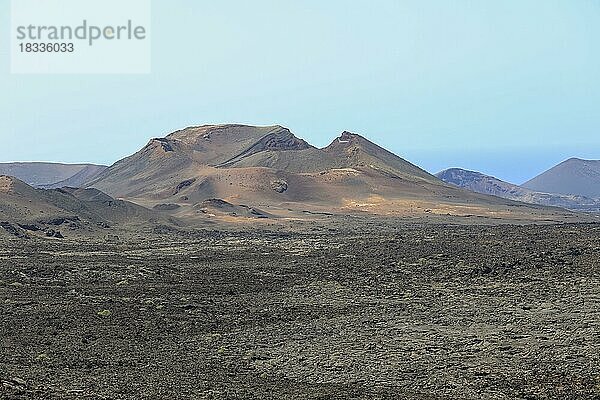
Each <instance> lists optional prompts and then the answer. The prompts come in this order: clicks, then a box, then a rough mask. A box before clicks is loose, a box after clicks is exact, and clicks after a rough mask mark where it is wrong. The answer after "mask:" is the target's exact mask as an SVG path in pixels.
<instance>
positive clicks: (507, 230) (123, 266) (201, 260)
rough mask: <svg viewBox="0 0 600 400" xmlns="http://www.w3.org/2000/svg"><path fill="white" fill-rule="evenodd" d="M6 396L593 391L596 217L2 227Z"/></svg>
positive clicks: (1, 342)
mask: <svg viewBox="0 0 600 400" xmlns="http://www.w3.org/2000/svg"><path fill="white" fill-rule="evenodd" d="M0 304H1V307H2V308H1V310H2V311H1V313H0V398H1V399H255V398H261V399H600V225H593V224H587V225H586V224H582V225H547V226H533V225H530V226H511V225H505V226H444V225H439V226H432V225H429V226H426V225H423V226H420V225H402V226H392V225H387V226H386V227H385V228H383V229H380V228H378V227H377V226H376V225H364V226H348V227H346V228H343V229H341V228H340V229H316V228H315V230H314V231H308V230H307V231H305V232H278V233H276V232H272V233H268V232H266V233H259V232H256V233H248V232H216V231H215V232H209V231H206V232H200V233H198V234H194V235H187V236H185V237H184V236H182V237H177V236H173V235H171V236H166V235H165V236H156V237H149V238H145V239H143V240H142V239H140V240H127V241H117V240H113V241H109V240H104V239H102V240H89V239H88V240H84V239H79V240H76V239H69V240H67V239H47V240H42V239H29V240H23V239H3V241H2V243H1V245H0Z"/></svg>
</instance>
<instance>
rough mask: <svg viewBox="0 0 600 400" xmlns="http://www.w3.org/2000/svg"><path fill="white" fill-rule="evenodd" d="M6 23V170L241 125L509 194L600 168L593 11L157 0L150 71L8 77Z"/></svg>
mask: <svg viewBox="0 0 600 400" xmlns="http://www.w3.org/2000/svg"><path fill="white" fill-rule="evenodd" d="M14 1H18V0H14ZM0 26H1V27H2V31H1V34H0V139H1V140H2V145H1V146H0V161H33V160H36V161H57V162H69V163H72V162H93V163H101V164H112V163H113V162H115V161H117V160H119V159H120V158H122V157H125V156H127V155H130V154H132V153H134V152H135V151H137V150H139V149H140V148H141V147H143V146H144V145H145V144H146V143H147V142H148V140H149V139H150V138H152V137H162V136H165V135H167V134H168V133H170V132H172V131H174V130H177V129H180V128H183V127H186V126H191V125H201V124H209V123H234V122H235V123H247V124H252V125H273V124H279V125H283V126H286V127H288V128H289V129H290V130H291V131H292V132H294V133H295V134H296V135H297V136H299V137H302V138H304V139H306V140H307V141H308V142H310V143H311V144H313V145H315V146H319V147H321V146H325V145H327V144H328V143H329V142H331V141H332V140H333V139H334V138H335V137H337V136H338V135H339V134H340V133H341V132H342V131H344V130H348V131H351V132H355V133H359V134H361V135H363V136H365V137H367V138H368V139H370V140H372V141H374V142H376V143H378V144H380V145H382V146H383V147H385V148H387V149H389V150H391V151H393V152H394V153H396V154H398V155H399V156H401V157H403V158H405V159H407V160H409V161H411V162H413V163H415V164H417V165H419V166H420V167H422V168H424V169H426V170H428V171H429V172H432V173H435V172H438V171H440V170H442V169H445V168H448V167H462V168H466V169H473V170H478V171H481V172H484V173H486V174H490V175H494V176H496V177H499V178H501V179H505V180H507V181H510V182H514V183H522V182H524V181H526V180H528V179H529V178H532V177H534V176H535V175H537V174H539V173H540V172H542V171H544V170H546V169H548V168H550V167H551V166H553V165H555V164H557V163H558V162H560V161H562V160H564V159H567V158H569V157H573V156H576V157H580V158H587V159H600V134H599V132H600V129H599V128H600V112H598V111H599V105H600V51H598V38H600V2H599V1H596V0H577V1H573V0H563V1H554V0H536V1H533V0H514V1H513V0H504V1H495V0H494V1H492V0H489V1H466V0H464V1H447V0H444V1H435V0H415V1H402V0H392V1H388V0H378V1H372V0H370V1H366V0H364V1H363V0H353V1H350V0H327V1H322V0H320V1H316V0H303V1H300V0H293V1H292V0H253V1H246V0H239V1H234V0H224V1H210V2H209V1H204V0H153V1H152V24H151V28H150V37H151V48H152V65H151V73H149V74H139V75H135V74H108V75H101V74H96V75H83V74H73V75H57V74H42V75H27V74H11V73H10V55H9V52H8V49H7V47H8V45H9V42H10V36H9V35H10V32H9V26H10V2H8V1H5V0H4V1H1V2H0Z"/></svg>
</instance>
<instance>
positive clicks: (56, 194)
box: [0, 176, 174, 237]
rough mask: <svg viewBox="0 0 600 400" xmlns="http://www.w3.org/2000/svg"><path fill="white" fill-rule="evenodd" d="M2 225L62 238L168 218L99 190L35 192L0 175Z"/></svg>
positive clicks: (22, 231)
mask: <svg viewBox="0 0 600 400" xmlns="http://www.w3.org/2000/svg"><path fill="white" fill-rule="evenodd" d="M0 222H2V223H3V224H4V225H3V226H4V228H5V229H4V231H5V232H8V231H9V230H12V231H13V234H15V235H16V236H19V235H18V234H16V233H20V234H22V235H23V236H26V234H27V233H29V234H32V235H46V236H53V237H62V236H72V235H80V234H96V233H99V232H102V231H104V230H105V229H108V228H126V227H129V226H131V227H146V228H147V227H149V226H151V225H152V224H158V223H162V222H165V218H163V217H162V216H161V215H160V214H157V213H155V212H153V211H151V210H148V209H146V208H144V207H142V206H139V205H137V204H134V203H131V202H128V201H123V200H116V199H114V198H112V197H110V196H108V195H106V194H104V193H102V192H100V191H98V190H96V189H76V188H66V189H36V188H33V187H32V186H29V185H27V184H26V183H24V182H23V181H20V180H18V179H16V178H14V177H10V176H0ZM170 222H174V221H173V220H171V221H170ZM11 227H12V228H11ZM15 232H16V233H15Z"/></svg>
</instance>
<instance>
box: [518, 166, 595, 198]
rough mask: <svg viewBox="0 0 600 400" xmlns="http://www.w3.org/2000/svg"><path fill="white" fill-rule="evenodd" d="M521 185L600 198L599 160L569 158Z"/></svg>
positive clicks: (538, 189) (534, 188)
mask: <svg viewBox="0 0 600 400" xmlns="http://www.w3.org/2000/svg"><path fill="white" fill-rule="evenodd" d="M522 186H523V187H524V188H527V189H531V190H537V191H541V192H547V193H560V194H572V195H579V196H586V197H592V198H600V160H582V159H579V158H570V159H568V160H566V161H563V162H561V163H560V164H558V165H556V166H554V167H552V168H550V169H549V170H548V171H546V172H544V173H542V174H540V175H538V176H536V177H535V178H533V179H531V180H529V181H527V182H525V183H524V184H523V185H522Z"/></svg>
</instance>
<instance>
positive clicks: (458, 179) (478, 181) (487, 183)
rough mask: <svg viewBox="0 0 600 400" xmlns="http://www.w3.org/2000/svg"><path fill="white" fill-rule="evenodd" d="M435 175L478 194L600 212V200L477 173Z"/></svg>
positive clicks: (449, 171)
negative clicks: (558, 192) (517, 183)
mask: <svg viewBox="0 0 600 400" xmlns="http://www.w3.org/2000/svg"><path fill="white" fill-rule="evenodd" d="M435 175H436V176H437V177H438V178H440V179H441V180H443V181H444V182H447V183H450V184H452V185H455V186H458V187H461V188H464V189H468V190H471V191H473V192H476V193H482V194H489V195H492V196H498V197H502V198H505V199H511V200H516V201H522V202H525V203H532V204H540V205H544V206H556V207H564V208H567V209H570V210H578V211H598V210H600V200H594V199H591V198H588V197H584V196H575V195H561V194H551V193H542V192H536V191H534V190H529V189H526V188H523V187H520V186H518V185H514V184H512V183H508V182H504V181H502V180H500V179H498V178H494V177H492V176H489V175H484V174H482V173H480V172H476V171H468V170H464V169H460V168H450V169H447V170H444V171H441V172H438V173H437V174H435Z"/></svg>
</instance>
